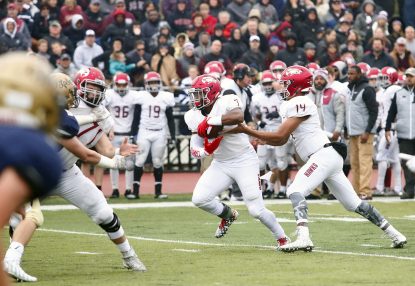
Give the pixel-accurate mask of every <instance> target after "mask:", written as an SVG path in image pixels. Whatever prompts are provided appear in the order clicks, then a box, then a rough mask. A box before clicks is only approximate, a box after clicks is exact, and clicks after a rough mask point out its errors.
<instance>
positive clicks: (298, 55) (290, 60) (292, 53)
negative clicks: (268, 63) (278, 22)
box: [276, 32, 307, 66]
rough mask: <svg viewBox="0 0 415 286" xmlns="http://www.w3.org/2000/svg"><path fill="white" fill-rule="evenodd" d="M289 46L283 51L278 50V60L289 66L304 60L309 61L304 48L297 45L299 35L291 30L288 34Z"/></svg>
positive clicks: (304, 61)
mask: <svg viewBox="0 0 415 286" xmlns="http://www.w3.org/2000/svg"><path fill="white" fill-rule="evenodd" d="M285 39H286V40H287V42H286V44H287V48H286V49H285V50H283V51H280V52H278V54H277V57H276V60H280V61H283V62H285V63H286V64H287V66H292V65H293V64H294V63H295V62H299V61H302V62H303V63H306V62H307V57H306V55H305V52H304V49H302V48H298V47H297V35H296V34H294V33H292V32H290V33H288V34H287V35H286V37H285Z"/></svg>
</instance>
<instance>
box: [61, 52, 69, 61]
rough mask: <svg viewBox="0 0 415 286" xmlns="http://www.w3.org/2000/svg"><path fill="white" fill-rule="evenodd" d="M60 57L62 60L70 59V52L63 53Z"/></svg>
mask: <svg viewBox="0 0 415 286" xmlns="http://www.w3.org/2000/svg"><path fill="white" fill-rule="evenodd" d="M60 59H61V60H70V59H71V56H70V55H69V54H67V53H65V54H62V55H61V57H60Z"/></svg>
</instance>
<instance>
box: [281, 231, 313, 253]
mask: <svg viewBox="0 0 415 286" xmlns="http://www.w3.org/2000/svg"><path fill="white" fill-rule="evenodd" d="M313 248H314V244H313V242H312V241H311V239H310V234H309V232H308V227H304V226H299V227H297V239H296V240H295V241H293V242H290V243H286V244H284V245H281V246H280V247H279V250H281V251H283V252H294V251H298V250H302V251H305V252H310V251H312V250H313Z"/></svg>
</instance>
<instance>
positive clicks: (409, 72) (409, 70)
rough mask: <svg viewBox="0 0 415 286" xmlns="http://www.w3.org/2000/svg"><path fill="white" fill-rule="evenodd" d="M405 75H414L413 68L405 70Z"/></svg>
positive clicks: (414, 69)
mask: <svg viewBox="0 0 415 286" xmlns="http://www.w3.org/2000/svg"><path fill="white" fill-rule="evenodd" d="M405 75H411V76H415V68H409V69H407V70H406V71H405Z"/></svg>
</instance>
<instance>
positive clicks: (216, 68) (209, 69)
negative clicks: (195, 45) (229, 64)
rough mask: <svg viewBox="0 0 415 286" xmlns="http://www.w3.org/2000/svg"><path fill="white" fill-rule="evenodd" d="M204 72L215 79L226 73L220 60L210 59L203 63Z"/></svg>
mask: <svg viewBox="0 0 415 286" xmlns="http://www.w3.org/2000/svg"><path fill="white" fill-rule="evenodd" d="M203 72H204V73H205V74H208V73H209V74H212V75H213V76H215V77H216V78H217V79H219V80H220V79H221V77H222V76H224V75H225V74H226V70H225V66H224V65H223V64H222V63H221V62H220V61H211V62H208V63H207V64H206V65H205V69H204V70H203Z"/></svg>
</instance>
